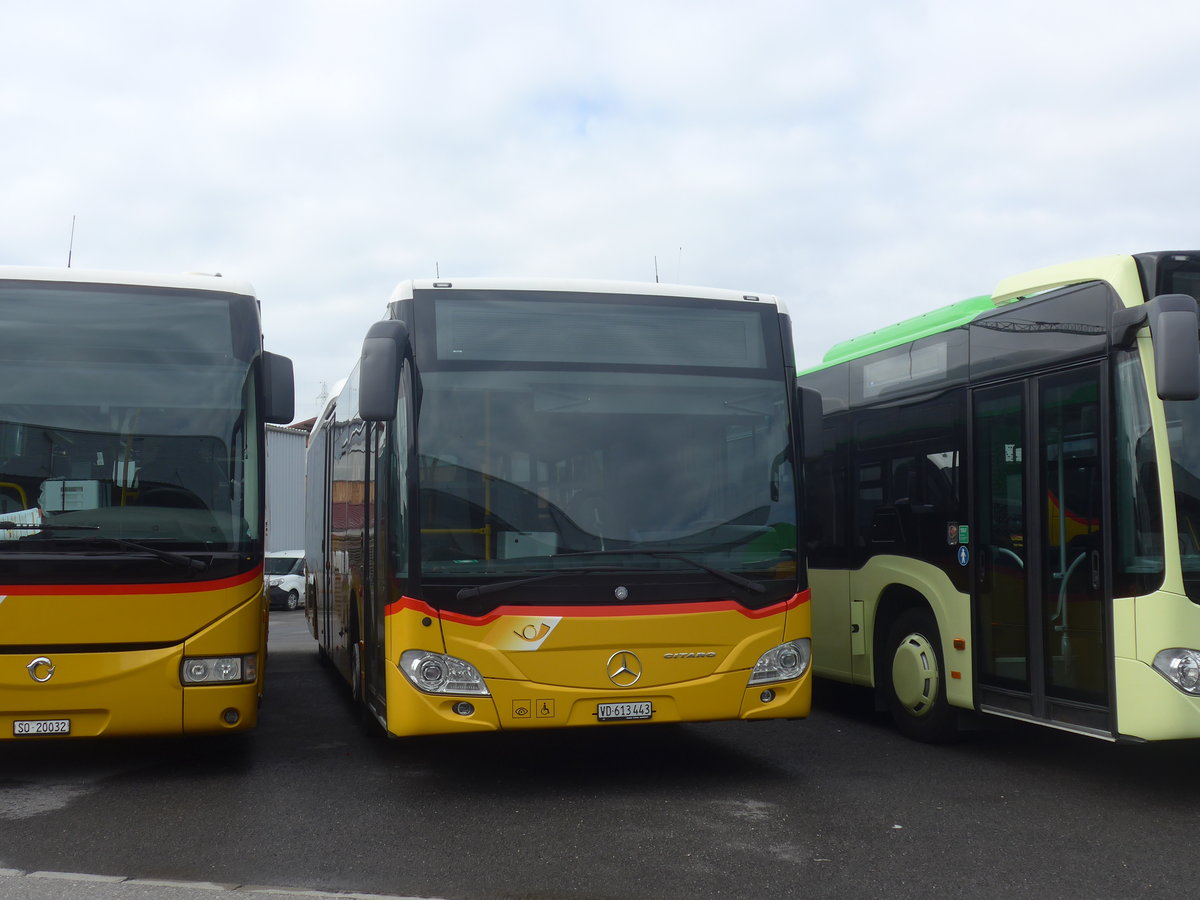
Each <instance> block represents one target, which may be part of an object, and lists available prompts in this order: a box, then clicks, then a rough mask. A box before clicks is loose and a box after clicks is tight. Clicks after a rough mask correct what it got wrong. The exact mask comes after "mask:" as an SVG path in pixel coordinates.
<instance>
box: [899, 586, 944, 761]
mask: <svg viewBox="0 0 1200 900" xmlns="http://www.w3.org/2000/svg"><path fill="white" fill-rule="evenodd" d="M883 662H884V665H883V666H882V667H881V674H883V675H885V676H886V677H887V702H888V709H889V710H890V711H891V714H892V719H893V721H895V723H896V727H897V728H898V729H900V731H901V732H902V733H903V734H905V735H906V736H907V737H910V738H912V739H914V740H918V741H925V742H927V743H939V742H943V741H948V740H952V739H953V738H954V737H955V735H956V734H957V728H956V724H955V720H954V711H953V710H952V709H951V708H950V704H949V703H947V702H946V684H945V666H944V664H943V662H942V650H941V639H940V637H939V635H938V630H937V623H936V622H934V619H933V615H932V614H931V613H930V612H929V611H928V610H927V609H924V608H920V607H917V608H913V609H909V610H906V611H905V612H904V613H903V614H901V616H900V618H898V619H897V620H896V621H895V622H894V623H893V624H892V628H891V630H890V631H889V632H888V641H887V647H886V656H885V658H884V660H883Z"/></svg>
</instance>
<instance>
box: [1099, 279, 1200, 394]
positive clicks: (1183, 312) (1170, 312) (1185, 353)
mask: <svg viewBox="0 0 1200 900" xmlns="http://www.w3.org/2000/svg"><path fill="white" fill-rule="evenodd" d="M1146 324H1149V325H1150V339H1151V341H1152V342H1153V344H1154V378H1155V381H1156V382H1157V384H1158V396H1159V397H1160V398H1161V399H1163V400H1195V399H1197V398H1198V397H1200V312H1198V311H1197V306H1196V300H1195V298H1193V297H1190V296H1188V295H1187V294H1159V295H1158V296H1157V297H1155V298H1154V299H1153V300H1151V301H1150V302H1148V303H1146V304H1145V305H1144V306H1140V307H1134V308H1132V309H1122V310H1119V311H1117V312H1116V313H1115V314H1114V315H1113V326H1112V344H1113V346H1114V347H1131V346H1133V341H1134V338H1135V336H1136V335H1137V332H1138V330H1139V329H1140V328H1141V327H1142V326H1143V325H1146Z"/></svg>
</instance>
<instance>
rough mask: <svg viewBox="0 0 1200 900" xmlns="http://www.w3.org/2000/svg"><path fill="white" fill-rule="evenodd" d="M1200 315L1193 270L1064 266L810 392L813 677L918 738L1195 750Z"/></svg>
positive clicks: (831, 374)
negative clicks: (1002, 722) (965, 736)
mask: <svg viewBox="0 0 1200 900" xmlns="http://www.w3.org/2000/svg"><path fill="white" fill-rule="evenodd" d="M1197 296H1200V253H1195V252H1188V253H1144V254H1139V255H1136V256H1116V257H1108V258H1102V259H1092V260H1086V261H1083V262H1077V263H1072V264H1067V265H1061V266H1055V267H1052V268H1048V269H1041V270H1037V271H1034V272H1029V273H1027V274H1024V275H1018V276H1015V277H1013V278H1008V279H1006V280H1004V281H1002V282H1001V283H1000V285H999V286H998V287H997V288H996V290H995V291H994V292H993V293H992V294H991V295H988V296H983V297H976V298H973V299H970V300H965V301H962V302H960V303H957V304H954V305H952V306H949V307H945V308H942V309H939V310H936V311H934V312H932V313H929V314H927V315H924V316H919V317H917V318H914V319H910V320H908V321H906V322H902V323H900V324H898V325H895V326H892V327H890V328H885V329H882V330H880V331H876V332H873V333H872V334H868V335H865V336H863V337H860V338H855V339H853V340H850V341H847V342H845V343H842V344H839V345H837V346H835V347H834V348H833V349H831V350H830V351H829V353H828V354H827V355H826V357H825V361H824V363H823V365H822V366H821V367H819V368H817V369H815V370H813V371H810V372H807V373H804V374H803V375H802V376H801V379H800V381H801V383H802V384H805V385H807V386H809V387H812V388H815V389H817V390H819V391H820V393H821V395H822V397H823V400H824V410H825V438H824V440H825V450H826V452H825V455H824V457H823V458H822V459H821V460H820V461H819V462H818V463H816V464H815V465H814V466H813V467H812V468H811V470H810V473H809V478H808V481H807V484H808V503H809V505H810V506H811V507H813V508H815V509H820V510H828V511H829V513H830V514H829V515H827V516H819V517H817V516H814V517H810V518H809V520H808V522H809V525H810V531H809V532H808V534H807V535H806V538H807V541H806V543H807V547H808V550H809V554H810V566H811V569H810V577H811V581H812V590H813V603H812V606H813V630H814V639H815V642H816V651H815V657H814V666H815V671H816V673H817V674H818V675H819V676H825V677H828V678H832V679H838V680H842V681H847V682H852V683H854V684H861V685H867V686H872V687H874V688H875V689H876V691H877V692H878V697H879V699H880V701H881V703H882V704H884V705H886V706H887V707H888V708H890V710H891V712H892V715H893V717H894V719H895V720H896V722H897V724H898V725H899V727H900V728H901V729H902V730H903V731H904V732H906V733H907V734H909V735H911V736H913V737H916V738H918V739H924V740H937V739H942V738H946V737H949V736H951V735H952V734H953V733H954V730H955V727H956V718H957V712H958V711H959V710H977V711H979V712H983V713H989V714H994V715H997V716H1007V717H1011V718H1014V719H1021V720H1025V721H1029V722H1036V723H1040V724H1043V725H1047V726H1051V727H1055V728H1060V729H1065V730H1068V731H1073V732H1078V733H1081V734H1085V735H1091V736H1094V737H1099V738H1104V739H1109V740H1161V739H1169V738H1194V737H1200V401H1198V400H1197V396H1198V395H1200V352H1198V349H1197V348H1198V342H1197V313H1196V300H1195V299H1194V298H1195V297H1197Z"/></svg>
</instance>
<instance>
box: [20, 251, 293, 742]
mask: <svg viewBox="0 0 1200 900" xmlns="http://www.w3.org/2000/svg"><path fill="white" fill-rule="evenodd" d="M0 322H2V323H3V325H2V327H0V739H27V738H32V737H65V738H76V737H96V736H118V735H120V736H144V735H173V734H200V733H206V732H207V733H222V732H235V731H243V730H246V729H249V728H252V727H253V726H254V724H255V723H256V721H257V716H258V703H259V698H260V697H261V694H262V678H263V666H264V662H265V647H266V622H267V619H266V617H267V604H266V600H265V599H264V596H263V590H262V584H263V574H262V572H263V484H264V478H263V463H264V455H263V454H264V450H263V423H264V422H287V421H289V420H290V418H291V416H292V367H291V361H290V360H288V359H286V358H284V357H280V356H275V355H274V354H270V353H265V352H263V349H262V333H261V328H260V325H259V307H258V301H257V300H256V299H255V296H254V292H253V289H252V288H251V287H250V286H249V285H248V284H244V283H240V282H237V281H231V280H229V279H225V278H220V277H213V276H198V275H188V276H178V277H173V276H157V275H145V274H136V273H127V272H97V271H84V270H79V269H61V270H57V269H30V268H10V267H4V268H0Z"/></svg>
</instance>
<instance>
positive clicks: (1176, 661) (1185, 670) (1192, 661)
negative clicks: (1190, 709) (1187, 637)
mask: <svg viewBox="0 0 1200 900" xmlns="http://www.w3.org/2000/svg"><path fill="white" fill-rule="evenodd" d="M1154 668H1156V669H1158V671H1159V672H1161V673H1162V675H1163V676H1164V677H1165V678H1166V679H1167V681H1169V682H1171V684H1173V685H1175V687H1177V688H1179V689H1180V690H1181V691H1185V692H1186V693H1189V694H1194V695H1195V696H1198V697H1200V650H1188V649H1186V648H1183V647H1173V648H1171V649H1170V650H1159V651H1158V655H1157V656H1155V657H1154Z"/></svg>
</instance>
